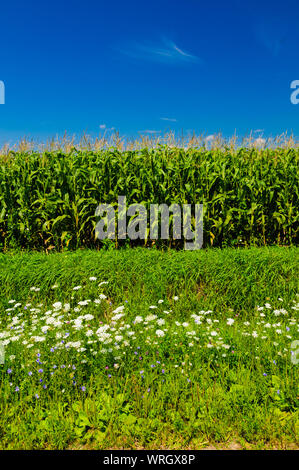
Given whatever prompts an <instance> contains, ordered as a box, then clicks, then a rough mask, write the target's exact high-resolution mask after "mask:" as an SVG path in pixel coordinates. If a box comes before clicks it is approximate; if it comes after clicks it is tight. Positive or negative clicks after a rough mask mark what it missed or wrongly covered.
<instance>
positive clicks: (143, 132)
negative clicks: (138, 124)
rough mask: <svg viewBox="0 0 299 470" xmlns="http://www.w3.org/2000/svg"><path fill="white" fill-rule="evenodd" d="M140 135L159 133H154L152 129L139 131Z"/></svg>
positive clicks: (157, 132) (155, 132)
mask: <svg viewBox="0 0 299 470" xmlns="http://www.w3.org/2000/svg"><path fill="white" fill-rule="evenodd" d="M139 132H140V133H141V134H159V132H161V131H155V130H152V129H145V130H144V131H139Z"/></svg>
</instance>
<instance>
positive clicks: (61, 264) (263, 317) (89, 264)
mask: <svg viewBox="0 0 299 470" xmlns="http://www.w3.org/2000/svg"><path fill="white" fill-rule="evenodd" d="M298 269H299V263H298V249H296V248H278V247H275V248H263V249H258V248H250V249H224V250H217V249H214V250H208V251H204V250H202V251H198V252H177V251H171V250H170V251H166V252H161V251H158V250H149V249H141V248H140V249H127V250H120V251H100V252H95V251H76V252H67V253H56V254H51V255H46V254H43V253H18V252H15V253H8V254H5V255H4V254H2V255H0V282H1V286H2V287H1V295H0V306H1V312H2V313H1V331H2V332H9V333H8V336H4V337H2V338H1V339H2V341H5V339H7V338H13V339H12V340H10V341H9V344H7V345H5V363H4V365H0V384H1V399H0V400H1V417H0V441H1V448H10V449H25V448H26V449H28V448H35V449H38V448H41V449H44V448H47V449H51V448H52V449H57V448H61V449H65V448H77V447H83V448H141V447H143V448H154V449H155V448H163V447H164V448H203V447H205V446H206V445H208V444H211V443H213V444H215V445H217V443H221V445H225V443H228V442H231V441H233V442H238V443H239V444H240V445H241V446H242V447H244V448H245V447H247V446H250V448H268V447H269V448H273V447H275V448H285V447H290V446H296V442H297V432H298V412H297V406H298V402H297V396H298V388H297V384H298V365H295V364H293V363H292V361H291V343H292V341H293V340H295V339H296V335H297V328H298V322H297V311H298V296H297V293H298V292H299V289H298V279H299V276H298V274H299V272H298ZM90 277H96V278H97V280H96V281H95V280H90V279H89V278H90ZM102 281H108V284H102V285H100V286H99V283H101V282H102ZM53 285H56V286H57V287H55V288H54V289H53V288H52V287H53ZM75 286H81V287H80V289H78V290H73V288H74V287H75ZM32 287H36V288H38V289H39V290H37V289H34V290H30V289H31V288H32ZM101 294H102V296H101ZM101 297H102V298H101ZM97 299H98V300H97ZM10 300H11V302H10V303H9V301H10ZM94 300H97V303H95V302H94ZM159 300H163V303H162V302H160V303H159ZM82 301H86V302H83V305H78V302H82ZM55 302H61V305H59V304H57V305H56V307H53V304H54V303H55ZM18 304H20V305H18ZM29 304H30V305H29ZM66 304H68V305H66ZM84 304H86V305H84ZM265 304H266V305H265ZM16 305H17V306H16ZM119 306H124V309H123V311H122V310H121V309H120V311H121V313H124V316H123V317H120V318H118V319H115V320H112V319H113V317H114V316H115V313H113V312H114V310H115V309H116V308H117V307H119ZM151 306H154V307H157V308H150V307H151ZM257 306H260V307H263V309H257ZM24 307H26V308H24ZM78 307H79V308H81V311H76V309H77V308H78ZM31 309H36V310H31ZM49 310H51V313H49ZM86 314H89V315H92V317H93V318H91V317H87V319H82V328H81V329H75V328H74V322H73V320H74V318H77V317H78V316H84V315H86ZM148 315H157V318H153V319H148V320H146V321H147V323H144V321H145V317H147V316H148ZM194 315H195V317H194ZM138 316H142V317H143V321H140V323H139V322H138V320H137V321H136V323H133V321H134V320H135V319H136V317H138ZM48 318H54V320H51V321H50V322H49V323H47V319H48ZM228 319H231V320H228ZM58 320H59V321H60V322H61V324H59V322H58V323H57V324H53V321H58ZM157 320H159V322H160V323H157ZM195 320H196V321H195ZM215 320H216V321H215ZM232 320H234V321H233V322H232ZM113 321H115V323H113ZM101 322H102V323H101ZM122 322H124V323H123V324H122ZM177 322H178V323H179V324H178V323H177ZM230 323H231V324H230ZM22 324H23V326H22V328H23V331H22V328H20V326H21V325H22ZM45 325H47V326H48V327H49V329H48V331H47V333H45V332H44V331H42V330H41V328H42V326H45ZM104 325H108V326H107V332H109V334H111V335H112V336H111V338H113V341H112V342H111V343H108V344H107V345H103V343H102V340H105V338H104V336H103V331H99V328H102V327H103V326H104ZM126 325H129V328H127V327H126ZM152 325H153V326H152ZM269 325H270V326H269ZM273 325H274V326H273ZM12 326H13V329H12V328H11V327H12ZM123 327H124V328H123ZM18 328H19V329H18ZM113 328H115V331H114V330H113ZM90 330H92V331H93V335H92V336H86V332H88V331H90ZM157 330H162V332H163V333H164V334H163V335H162V334H161V333H157ZM127 331H132V332H133V334H132V336H128V335H126V332H127ZM193 332H194V333H193ZM57 333H61V337H59V336H58V337H57V336H56V334H57ZM65 333H69V336H67V337H66V336H65ZM215 333H217V334H215ZM18 334H21V339H19V340H18V339H16V337H17V336H18ZM160 335H161V336H160ZM34 336H37V337H45V339H44V340H43V341H40V342H39V341H37V342H36V341H35V340H34V338H33V337H34ZM115 336H117V337H118V336H123V338H122V339H120V338H117V339H116V338H115ZM23 340H25V341H27V342H28V343H25V344H22V341H23ZM62 340H64V341H65V343H61V341H62ZM93 340H95V342H94V343H88V341H93ZM68 341H71V342H77V341H81V344H80V345H76V346H75V347H71V346H70V347H69V349H66V348H65V344H66V342H68ZM115 342H116V343H117V344H118V345H119V348H118V346H115ZM126 342H128V344H126ZM31 344H32V345H33V346H32V347H28V346H30V345H31ZM54 347H56V348H57V349H54V350H53V351H52V352H51V348H54ZM82 347H83V348H85V349H84V350H81V349H80V348H82ZM103 348H104V349H106V352H103V351H102V349H103ZM109 348H111V351H109ZM135 352H136V353H137V354H135ZM38 354H40V356H38ZM13 356H15V357H13ZM140 358H141V359H140ZM37 360H38V361H40V362H41V364H39V363H38V362H37ZM82 361H83V362H82ZM114 364H117V366H114ZM62 365H64V366H65V367H61V366H62ZM54 366H57V367H56V368H54ZM152 366H155V367H152ZM41 369H42V372H39V370H41ZM7 371H9V373H8V372H7ZM28 372H32V375H29V374H28ZM51 372H54V373H53V374H51ZM109 375H111V377H109ZM142 377H143V378H142ZM41 378H42V380H43V382H40V379H41ZM73 382H76V384H73ZM43 385H46V386H47V388H46V389H44V388H43ZM16 387H18V388H17V389H16ZM82 387H83V390H82ZM84 387H85V388H84ZM36 394H37V395H38V398H37V397H36V396H35V395H36Z"/></svg>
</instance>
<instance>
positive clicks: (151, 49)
mask: <svg viewBox="0 0 299 470" xmlns="http://www.w3.org/2000/svg"><path fill="white" fill-rule="evenodd" d="M121 52H122V53H123V54H125V55H127V56H129V57H132V58H134V59H142V60H149V61H156V62H163V63H168V64H179V63H184V62H185V63H186V62H193V63H201V62H202V60H201V59H200V58H199V57H197V56H196V55H194V54H191V53H190V52H187V51H184V50H183V49H181V48H180V47H178V46H177V45H176V44H175V43H174V42H173V41H170V40H169V39H163V40H162V41H160V42H158V43H152V42H147V43H137V42H134V43H131V44H128V45H127V47H125V48H121Z"/></svg>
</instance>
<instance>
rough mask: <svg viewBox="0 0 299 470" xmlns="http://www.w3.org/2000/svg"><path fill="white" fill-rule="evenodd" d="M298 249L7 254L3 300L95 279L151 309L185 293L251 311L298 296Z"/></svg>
mask: <svg viewBox="0 0 299 470" xmlns="http://www.w3.org/2000/svg"><path fill="white" fill-rule="evenodd" d="M298 260H299V255H298V249H297V248H294V247H293V248H291V247H290V248H278V247H272V248H262V249H261V248H250V249H238V250H235V249H229V248H228V249H224V250H219V249H215V250H201V251H193V252H186V251H181V252H176V251H173V250H169V251H167V252H160V251H158V250H148V249H141V248H140V249H127V250H120V251H108V252H106V251H100V252H98V251H88V250H85V251H77V252H67V253H64V254H58V253H56V254H54V253H53V254H51V255H46V254H44V253H26V252H17V253H10V254H6V255H3V254H0V283H1V285H2V292H1V296H0V299H4V298H7V297H9V296H11V297H14V296H16V295H17V296H18V298H25V297H26V295H27V293H28V289H29V287H31V286H35V285H38V286H39V287H40V288H41V291H42V292H43V293H44V294H45V295H50V296H52V295H53V294H52V293H51V290H49V288H50V287H51V286H52V285H53V284H55V283H58V284H59V285H60V288H61V293H62V295H63V293H64V292H69V290H70V289H71V286H72V285H74V284H80V283H81V282H82V280H84V279H87V278H88V277H89V276H97V277H98V278H99V279H102V280H105V279H106V280H109V287H108V290H109V295H110V296H111V297H113V298H114V300H115V302H122V301H123V300H124V298H126V299H127V300H130V302H133V303H134V304H136V305H137V304H140V303H141V304H147V303H148V302H149V301H151V302H154V301H156V300H158V299H160V298H162V297H165V296H173V295H176V294H178V293H180V295H182V296H183V297H184V298H185V299H188V301H190V302H192V301H194V302H196V304H197V305H198V306H199V307H207V306H208V307H209V308H212V309H216V311H219V310H221V309H222V308H223V307H230V308H233V309H234V310H236V311H237V312H240V311H243V312H246V311H248V310H249V309H253V308H254V307H255V306H256V305H259V304H260V303H261V302H263V301H264V300H265V299H267V298H269V299H270V300H272V299H276V298H277V297H279V296H281V297H283V298H285V299H286V300H291V299H292V298H293V296H294V294H296V293H297V292H298V265H299V263H298Z"/></svg>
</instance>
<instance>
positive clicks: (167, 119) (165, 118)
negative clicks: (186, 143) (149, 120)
mask: <svg viewBox="0 0 299 470" xmlns="http://www.w3.org/2000/svg"><path fill="white" fill-rule="evenodd" d="M160 119H161V121H170V122H178V121H177V119H174V118H168V117H161V118H160Z"/></svg>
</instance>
